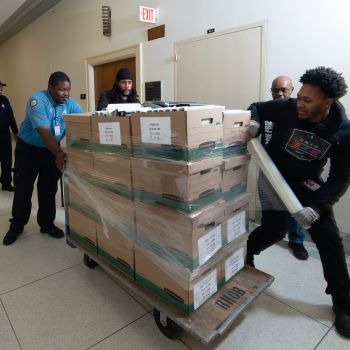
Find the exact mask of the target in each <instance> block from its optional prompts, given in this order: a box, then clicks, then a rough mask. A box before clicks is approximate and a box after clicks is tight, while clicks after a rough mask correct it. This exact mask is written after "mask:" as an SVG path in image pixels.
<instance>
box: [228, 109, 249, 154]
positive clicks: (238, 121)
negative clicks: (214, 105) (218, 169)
mask: <svg viewBox="0 0 350 350" xmlns="http://www.w3.org/2000/svg"><path fill="white" fill-rule="evenodd" d="M249 122H250V111H243V110H228V109H227V110H225V111H224V112H223V128H224V156H225V157H226V156H228V157H229V156H232V155H233V154H244V153H246V150H247V142H248V137H249V131H248V130H249Z"/></svg>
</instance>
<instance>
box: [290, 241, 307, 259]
mask: <svg viewBox="0 0 350 350" xmlns="http://www.w3.org/2000/svg"><path fill="white" fill-rule="evenodd" d="M288 245H289V247H290V248H291V249H292V251H293V255H294V256H295V257H296V258H297V259H299V260H307V258H308V257H309V253H308V252H307V250H306V249H305V247H304V245H303V243H294V242H288Z"/></svg>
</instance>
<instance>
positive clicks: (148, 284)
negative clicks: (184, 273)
mask: <svg viewBox="0 0 350 350" xmlns="http://www.w3.org/2000/svg"><path fill="white" fill-rule="evenodd" d="M135 280H136V282H138V283H140V284H141V285H143V286H144V287H146V288H147V289H149V290H150V291H151V292H153V293H154V294H156V295H158V296H159V297H161V298H162V299H163V300H165V301H166V302H168V303H169V304H171V305H174V306H175V307H176V308H177V309H178V310H180V311H182V312H184V313H186V314H188V315H190V314H191V313H193V311H194V305H193V304H191V305H188V304H184V303H182V302H181V301H179V300H177V299H176V298H175V297H173V296H171V295H170V294H168V293H166V292H165V291H164V290H163V289H162V288H160V287H158V286H157V285H156V284H154V283H152V282H151V281H149V280H148V279H146V278H144V277H142V276H141V275H139V274H137V272H136V273H135Z"/></svg>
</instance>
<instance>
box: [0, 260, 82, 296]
mask: <svg viewBox="0 0 350 350" xmlns="http://www.w3.org/2000/svg"><path fill="white" fill-rule="evenodd" d="M79 265H82V263H78V264H74V265H72V266H69V267H67V268H65V269H63V270H59V271H56V272H54V273H52V274H49V275H47V276H44V277H41V278H38V279H36V280H33V281H31V282H28V283H25V284H23V285H22V286H19V287H17V288H14V289H10V290H8V291H6V292H1V293H0V298H1V297H3V296H6V295H7V294H10V293H13V292H15V291H17V290H19V289H21V288H25V287H27V286H29V285H31V284H34V283H36V282H39V281H43V280H44V279H46V278H49V277H52V276H55V275H57V274H59V273H61V272H64V271H67V270H70V269H72V268H74V267H76V266H79Z"/></svg>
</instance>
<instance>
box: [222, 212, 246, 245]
mask: <svg viewBox="0 0 350 350" xmlns="http://www.w3.org/2000/svg"><path fill="white" fill-rule="evenodd" d="M245 218H246V211H245V210H243V211H241V212H240V213H238V214H236V215H234V216H232V218H230V219H228V220H227V222H226V225H227V242H228V243H229V242H232V241H233V240H234V239H235V238H237V237H239V236H241V235H243V233H245V232H246V222H245Z"/></svg>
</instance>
